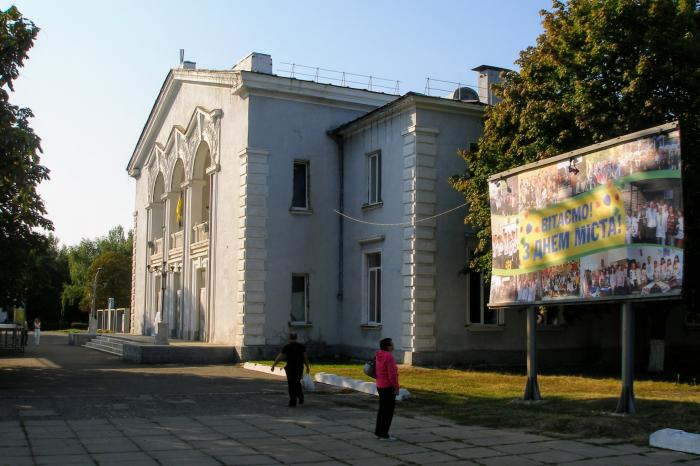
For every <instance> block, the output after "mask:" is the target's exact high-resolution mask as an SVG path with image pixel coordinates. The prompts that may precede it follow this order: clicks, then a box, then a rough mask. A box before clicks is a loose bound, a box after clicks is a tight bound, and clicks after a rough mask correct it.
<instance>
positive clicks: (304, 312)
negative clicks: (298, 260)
mask: <svg viewBox="0 0 700 466" xmlns="http://www.w3.org/2000/svg"><path fill="white" fill-rule="evenodd" d="M290 320H291V322H292V323H308V322H309V276H308V275H307V274H293V275H292V311H291V316H290Z"/></svg>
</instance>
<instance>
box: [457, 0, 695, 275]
mask: <svg viewBox="0 0 700 466" xmlns="http://www.w3.org/2000/svg"><path fill="white" fill-rule="evenodd" d="M698 5H699V3H698V2H697V1H691V0H570V1H568V2H567V3H563V2H559V1H554V2H553V5H552V10H551V11H543V12H542V13H541V14H542V17H543V26H544V32H543V34H542V35H540V37H539V38H538V39H537V45H535V46H533V47H529V48H528V49H526V50H524V51H522V52H521V53H520V58H519V59H518V60H517V64H518V65H519V67H520V71H519V72H508V73H505V74H504V76H503V81H502V83H501V85H500V86H498V87H497V89H496V92H497V93H498V95H499V97H501V98H502V101H501V102H500V103H498V104H497V105H495V106H493V107H491V108H489V109H488V110H487V112H486V120H485V124H484V134H483V136H482V138H481V139H480V141H479V145H478V149H477V150H476V151H474V152H466V151H464V152H460V155H461V156H462V157H463V158H464V159H465V161H466V162H467V170H466V171H465V173H464V174H463V175H461V176H455V177H452V178H451V179H450V182H451V184H452V186H453V187H454V188H455V189H456V190H458V191H460V192H461V193H463V194H464V196H465V197H466V199H467V201H468V202H469V204H470V208H469V212H468V214H467V216H466V218H465V223H467V224H470V225H472V226H473V227H474V228H475V230H476V231H477V232H478V233H477V235H478V239H479V243H478V255H477V257H476V258H475V259H474V260H473V261H472V263H471V264H469V265H470V267H472V268H473V269H477V270H484V271H487V272H488V271H490V265H491V253H490V242H491V225H490V212H489V202H488V181H487V179H488V177H489V176H491V175H493V174H495V173H498V172H500V171H503V170H507V169H510V168H513V167H516V166H519V165H523V164H526V163H529V162H533V161H536V160H540V159H544V158H547V157H551V156H554V155H557V154H560V153H562V152H566V151H570V150H574V149H577V148H580V147H583V146H586V145H590V144H594V143H597V142H601V141H603V140H606V139H610V138H612V137H616V136H619V135H622V134H625V133H629V132H632V131H637V130H641V129H645V128H649V127H652V126H655V125H658V124H662V123H666V122H669V121H673V120H676V119H681V120H687V121H694V122H696V121H697V120H692V119H693V118H696V115H700V113H698V110H699V109H700V12H699V11H698V10H699V7H698ZM695 124H696V123H693V125H695ZM684 153H685V152H684ZM685 155H686V156H687V155H688V154H685ZM684 164H685V169H686V170H687V169H692V167H693V166H694V165H693V163H692V161H691V162H688V158H687V157H686V158H685V160H684ZM686 218H690V215H688V213H687V214H686ZM695 218H696V219H697V216H695ZM689 223H690V222H689ZM691 228H692V225H688V227H687V231H690V229H691ZM689 236H690V235H689Z"/></svg>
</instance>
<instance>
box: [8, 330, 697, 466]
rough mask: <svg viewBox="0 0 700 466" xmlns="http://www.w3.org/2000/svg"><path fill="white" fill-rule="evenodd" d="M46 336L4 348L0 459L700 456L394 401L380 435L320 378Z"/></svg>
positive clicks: (320, 461)
mask: <svg viewBox="0 0 700 466" xmlns="http://www.w3.org/2000/svg"><path fill="white" fill-rule="evenodd" d="M67 340H68V338H67V336H66V335H64V334H50V333H45V334H44V335H43V336H42V339H41V345H40V346H34V345H33V344H32V342H31V338H30V345H29V346H28V347H27V349H26V352H25V354H24V355H16V354H9V353H5V354H0V466H2V465H8V466H22V465H53V464H61V465H77V466H79V465H99V466H106V465H127V464H128V465H188V466H197V465H229V464H230V465H244V464H301V465H303V464H309V465H312V464H313V465H316V466H321V465H331V464H333V465H348V464H361V465H372V466H374V465H378V466H381V465H400V464H441V465H443V466H444V465H450V464H459V465H476V464H481V465H507V466H517V465H538V464H571V465H578V466H584V465H585V466H591V465H657V464H671V463H674V464H675V463H679V464H693V465H700V457H698V456H693V455H687V454H681V453H677V452H671V451H666V450H659V449H654V448H649V447H640V446H635V445H626V444H620V443H619V442H616V441H614V440H610V439H566V440H562V439H554V438H550V437H546V436H542V435H536V434H533V433H526V432H520V431H513V430H499V429H489V428H483V427H480V426H461V425H455V424H454V423H452V422H451V421H449V420H446V419H441V418H436V417H431V416H416V415H411V414H410V412H408V411H407V410H404V409H402V407H401V405H400V404H398V406H397V414H396V416H395V418H394V422H393V424H392V434H393V435H395V436H396V437H398V438H399V440H398V441H396V442H383V441H379V440H377V439H375V438H374V435H373V434H372V432H373V429H374V419H375V409H376V403H377V401H376V398H374V397H372V396H370V395H366V394H362V393H356V392H350V391H346V390H339V389H337V388H334V387H329V386H324V385H322V384H317V388H318V390H317V391H316V392H314V393H309V394H307V396H306V403H305V404H304V405H303V406H299V407H297V408H290V407H287V394H286V382H285V380H284V379H283V378H280V377H277V376H273V375H267V374H264V373H260V372H252V371H248V370H245V369H242V368H240V367H238V366H236V365H210V366H184V365H137V364H131V363H127V362H124V361H123V360H122V359H121V358H120V357H117V356H111V355H108V354H105V353H100V352H97V351H94V350H89V349H86V348H81V347H73V346H69V345H68V344H67Z"/></svg>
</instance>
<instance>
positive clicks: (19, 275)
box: [0, 7, 53, 306]
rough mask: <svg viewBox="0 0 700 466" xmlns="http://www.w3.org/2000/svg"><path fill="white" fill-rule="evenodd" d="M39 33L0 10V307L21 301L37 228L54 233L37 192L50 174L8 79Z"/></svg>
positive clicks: (16, 71)
mask: <svg viewBox="0 0 700 466" xmlns="http://www.w3.org/2000/svg"><path fill="white" fill-rule="evenodd" d="M38 32H39V29H38V28H37V27H36V26H35V25H34V23H32V22H31V21H29V20H27V19H25V18H24V17H23V16H22V14H21V13H20V12H19V10H17V8H15V7H10V8H8V9H7V10H5V11H0V264H2V267H0V306H2V305H5V306H9V305H13V304H16V303H18V302H21V301H23V300H24V298H25V292H26V290H27V287H28V286H29V284H28V283H26V281H25V280H26V278H27V276H28V275H27V268H28V267H30V252H31V251H32V250H33V249H34V248H41V247H42V244H41V243H42V242H43V241H44V238H43V236H42V235H41V234H40V233H39V232H38V231H37V230H41V229H44V230H52V229H53V225H52V223H51V221H50V220H48V219H47V218H46V217H45V215H46V209H45V208H44V203H43V201H42V200H41V198H40V197H39V194H38V193H37V191H36V187H37V185H38V184H39V183H41V182H42V181H44V180H47V179H48V178H49V175H48V174H49V171H48V170H47V169H46V168H45V167H43V166H42V165H40V163H39V152H41V146H40V139H39V137H38V136H37V135H36V134H34V131H33V130H32V128H31V127H30V126H29V119H30V118H32V117H33V114H32V111H31V110H30V109H28V108H20V107H18V106H16V105H12V104H10V92H12V91H13V90H14V88H13V81H15V80H16V79H17V78H18V77H19V69H20V68H21V67H22V66H23V65H24V60H25V59H27V58H28V57H27V51H28V50H29V49H30V48H31V47H32V45H33V44H34V39H35V38H36V35H37V33H38Z"/></svg>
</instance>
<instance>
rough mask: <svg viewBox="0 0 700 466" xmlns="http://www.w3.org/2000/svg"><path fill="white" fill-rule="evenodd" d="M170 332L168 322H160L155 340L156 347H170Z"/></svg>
mask: <svg viewBox="0 0 700 466" xmlns="http://www.w3.org/2000/svg"><path fill="white" fill-rule="evenodd" d="M169 333H170V332H169V330H168V323H167V322H158V328H157V329H156V336H155V338H154V340H153V343H154V344H155V345H169V344H170V343H169V342H168V335H169Z"/></svg>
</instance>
